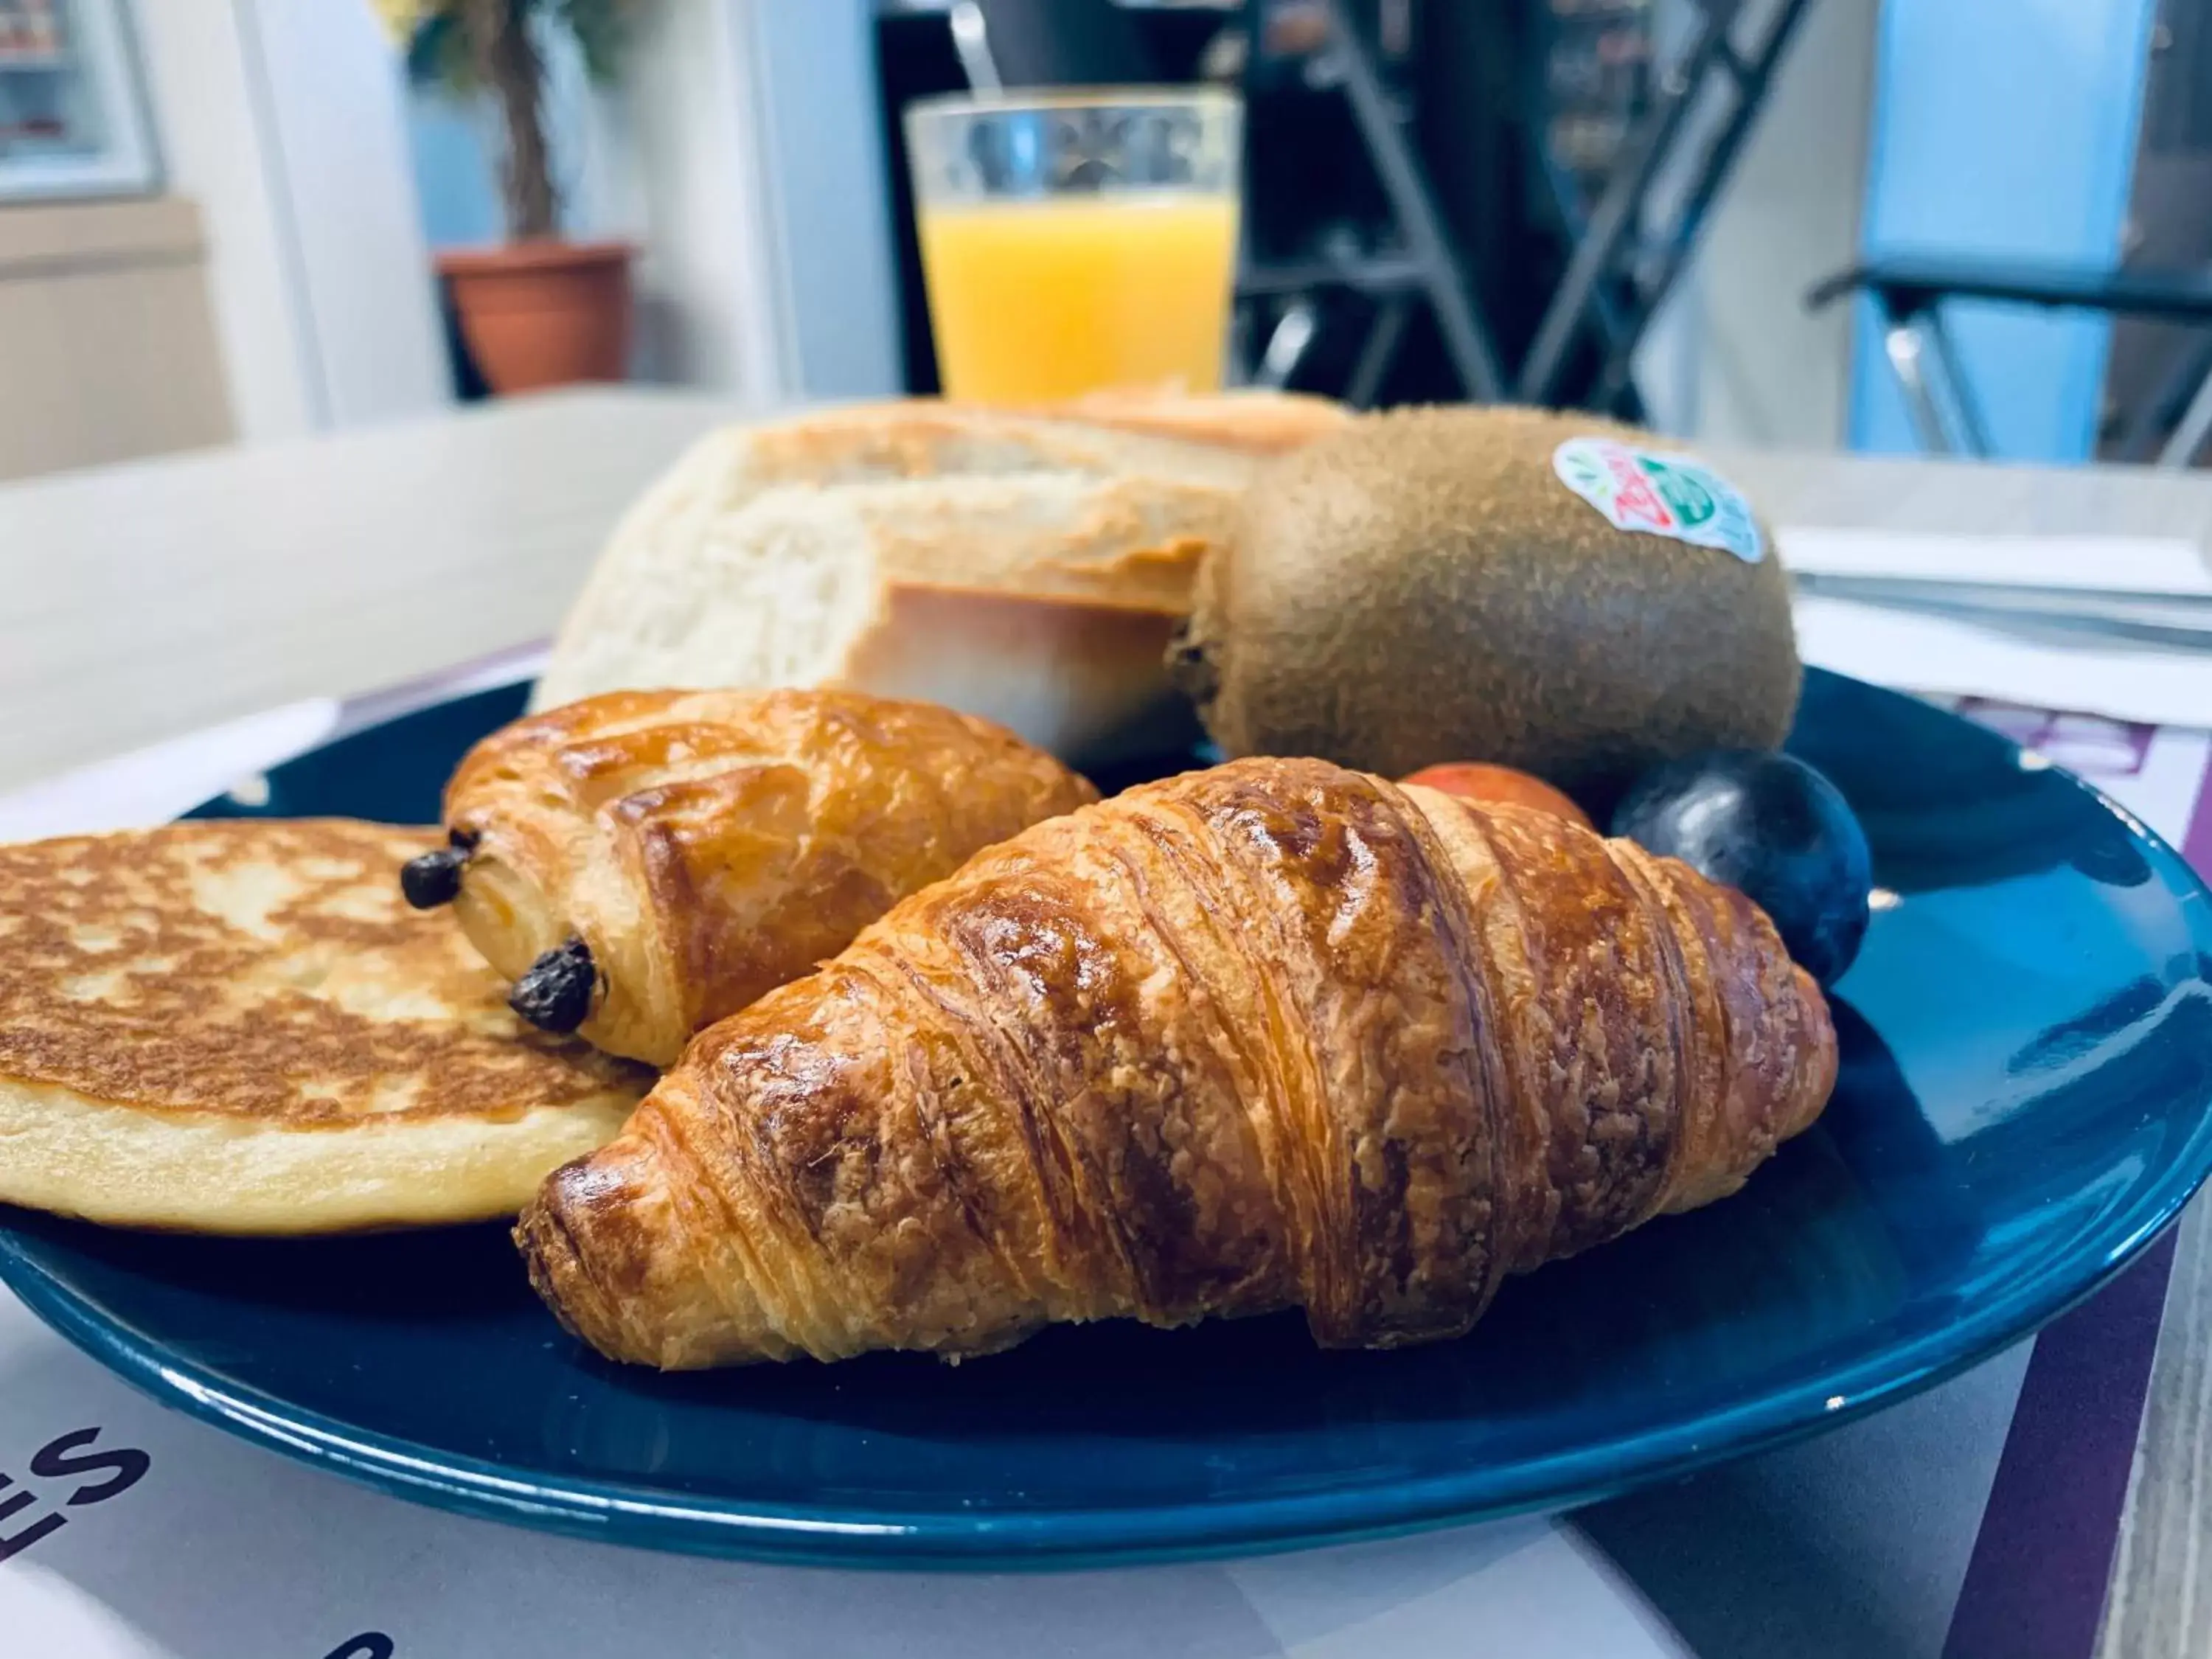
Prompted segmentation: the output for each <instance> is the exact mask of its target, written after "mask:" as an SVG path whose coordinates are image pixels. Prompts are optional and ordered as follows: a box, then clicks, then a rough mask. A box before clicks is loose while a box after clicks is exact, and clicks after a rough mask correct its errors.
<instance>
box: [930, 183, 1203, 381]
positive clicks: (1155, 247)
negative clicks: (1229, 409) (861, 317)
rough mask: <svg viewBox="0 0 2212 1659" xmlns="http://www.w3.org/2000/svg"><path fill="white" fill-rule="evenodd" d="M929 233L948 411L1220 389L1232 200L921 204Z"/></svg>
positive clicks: (1180, 195)
mask: <svg viewBox="0 0 2212 1659" xmlns="http://www.w3.org/2000/svg"><path fill="white" fill-rule="evenodd" d="M920 227H921V257H922V267H923V270H924V273H925V275H926V277H927V283H928V287H929V319H930V327H931V331H933V333H934V334H935V336H936V338H937V364H938V371H939V376H940V377H941V378H942V380H944V383H945V394H946V395H947V396H948V397H953V398H971V399H974V400H975V401H978V402H984V403H1028V402H1036V401H1040V400H1043V399H1047V398H1067V397H1074V396H1078V395H1079V394H1081V393H1083V392H1096V391H1098V390H1100V389H1102V388H1103V387H1107V386H1134V385H1157V384H1159V383H1161V382H1166V381H1179V382H1181V383H1182V386H1183V387H1184V388H1185V389H1186V390H1188V391H1191V392H1212V391H1215V390H1218V388H1219V386H1220V385H1221V355H1222V349H1223V345H1224V343H1225V338H1226V336H1227V332H1228V323H1229V292H1230V284H1231V277H1232V275H1233V270H1234V266H1235V263H1236V257H1237V198H1236V197H1234V196H1232V195H1228V194H1225V193H1224V194H1213V193H1210V192H1206V193H1201V192H1192V191H1160V192H1157V193H1153V192H1144V191H1127V192H1112V191H1109V192H1102V193H1097V194H1090V195H1067V196H1050V197H1037V198H1032V199H1026V200H1019V201H981V202H961V203H938V204H924V205H923V206H922V208H921V216H920Z"/></svg>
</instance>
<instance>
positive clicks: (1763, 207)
mask: <svg viewBox="0 0 2212 1659" xmlns="http://www.w3.org/2000/svg"><path fill="white" fill-rule="evenodd" d="M1880 12H1881V0H1814V3H1813V4H1812V5H1810V6H1808V8H1807V9H1806V13H1805V16H1804V19H1803V21H1802V22H1800V23H1799V25H1798V27H1797V34H1796V40H1794V41H1793V42H1792V43H1791V46H1790V55H1789V56H1788V58H1785V59H1784V62H1783V64H1782V68H1781V71H1780V73H1779V74H1778V76H1777V77H1776V79H1775V82H1774V86H1773V88H1772V90H1771V93H1770V94H1769V98H1768V102H1767V105H1766V107H1765V110H1764V112H1762V113H1761V115H1760V118H1759V123H1758V125H1756V126H1754V127H1753V129H1752V132H1751V136H1750V138H1749V139H1748V140H1747V142H1746V143H1745V145H1744V148H1743V151H1742V153H1741V155H1739V156H1738V158H1737V162H1736V170H1735V178H1734V179H1733V180H1732V181H1731V183H1730V185H1729V191H1728V193H1727V195H1726V196H1725V197H1723V199H1722V200H1721V201H1720V202H1719V203H1717V204H1716V210H1715V212H1714V214H1713V216H1712V218H1711V222H1709V224H1708V225H1707V227H1706V236H1705V246H1704V248H1703V250H1702V251H1701V252H1699V256H1698V265H1697V274H1696V281H1697V284H1698V288H1699V298H1700V302H1701V304H1702V307H1703V312H1704V317H1703V329H1702V340H1701V349H1700V351H1699V368H1698V423H1697V429H1698V435H1699V438H1701V439H1703V440H1705V441H1708V442H1712V443H1730V444H1747V445H1756V446H1764V447H1787V448H1796V449H1836V448H1840V447H1843V445H1844V441H1845V439H1846V437H1847V436H1848V435H1849V431H1850V396H1851V314H1852V313H1851V308H1850V306H1848V305H1842V304H1838V305H1832V306H1830V307H1828V308H1827V309H1826V310H1825V311H1823V312H1821V313H1819V314H1818V315H1814V314H1813V313H1808V311H1807V310H1806V309H1805V292H1806V290H1807V289H1809V288H1811V287H1812V286H1813V285H1814V283H1817V282H1819V281H1820V279H1821V278H1822V277H1824V276H1833V275H1834V274H1835V273H1836V272H1837V271H1838V270H1843V269H1844V268H1845V267H1846V266H1849V265H1850V264H1855V263H1856V262H1857V258H1858V248H1859V219H1860V204H1862V203H1863V201H1864V200H1865V197H1866V176H1867V153H1868V144H1869V134H1870V132H1871V130H1872V123H1873V109H1874V58H1875V27H1876V24H1877V21H1878V20H1879V15H1880Z"/></svg>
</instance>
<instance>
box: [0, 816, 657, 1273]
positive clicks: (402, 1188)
mask: <svg viewBox="0 0 2212 1659" xmlns="http://www.w3.org/2000/svg"><path fill="white" fill-rule="evenodd" d="M439 844H441V843H440V839H439V837H437V836H435V834H434V833H433V832H430V831H428V830H418V829H393V828H391V827H389V826H386V825H382V824H372V823H355V822H351V821H349V820H344V819H335V818H329V819H305V820H294V821H282V822H280V821H274V820H254V819H235V820H210V821H206V822H199V823H172V824H167V825H164V826H163V827H162V828H161V829H149V830H144V831H140V832H136V833H126V834H122V835H112V836H71V837H68V838H65V839H62V840H58V841H45V842H26V843H23V844H21V845H16V846H0V1200H4V1201H6V1202H8V1203H12V1204H22V1205H28V1206H34V1207H36V1208H39V1209H43V1210H53V1211H58V1212H62V1213H64V1214H68V1215H75V1216H82V1217H86V1218H89V1219H92V1220H95V1221H102V1222H109V1223H114V1224H118V1225H132V1226H146V1227H167V1228H178V1229H184V1230H189V1231H197V1232H219V1233H318V1232H332V1231H347V1230H351V1229H358V1228H372V1227H396V1226H418V1225H431V1224H435V1223H441V1222H457V1221H472V1220H481V1219H485V1218H491V1217H495V1216H509V1215H513V1213H514V1212H516V1211H518V1210H520V1208H521V1207H522V1206H523V1205H524V1203H526V1201H527V1200H529V1198H530V1196H531V1194H532V1192H533V1191H534V1190H535V1189H536V1188H537V1186H538V1182H539V1180H540V1179H541V1178H542V1177H543V1176H544V1175H545V1174H546V1173H547V1172H548V1171H549V1170H552V1169H554V1168H555V1167H556V1166H557V1165H559V1164H564V1163H566V1162H567V1161H568V1159H570V1158H575V1157H578V1156H580V1155H581V1154H583V1153H585V1152H590V1151H592V1149H593V1148H595V1147H597V1146H599V1145H600V1144H601V1143H602V1142H603V1141H605V1140H606V1139H608V1138H609V1137H610V1136H611V1135H612V1134H613V1133H614V1132H615V1131H616V1130H617V1128H618V1127H621V1125H622V1122H623V1119H624V1118H625V1117H627V1116H628V1115H629V1109H630V1108H631V1106H632V1105H633V1104H635V1102H636V1100H637V1098H638V1097H639V1096H640V1095H641V1094H642V1093H643V1092H644V1091H645V1089H646V1088H647V1086H648V1085H650V1084H651V1082H652V1073H650V1072H648V1071H647V1070H645V1069H644V1068H642V1067H640V1066H633V1065H630V1064H629V1063H628V1062H626V1061H623V1060H612V1059H610V1058H607V1057H605V1056H603V1055H601V1054H598V1053H597V1052H596V1051H594V1050H593V1049H592V1048H588V1047H586V1045H585V1044H583V1043H581V1042H576V1041H574V1040H573V1039H564V1038H558V1037H552V1036H546V1035H545V1034H544V1033H542V1032H539V1031H537V1030H532V1028H531V1027H529V1026H527V1025H525V1024H523V1023H522V1022H521V1021H520V1019H518V1018H515V1016H514V1015H513V1014H512V1013H510V1012H508V1011H507V1004H506V995H507V985H506V982H505V981H502V980H501V978H500V977H499V976H498V975H496V974H495V973H494V972H493V971H492V970H491V969H489V968H488V967H486V966H485V965H484V964H483V961H482V960H481V958H479V957H477V953H476V951H475V950H474V948H473V947H471V945H470V944H469V942H468V940H467V939H466V938H465V937H464V936H463V934H462V933H461V930H460V929H459V927H456V926H454V924H453V919H452V918H451V917H450V916H448V915H444V914H442V913H440V914H435V915H422V914H418V913H417V912H415V911H413V910H410V909H409V908H407V906H406V904H405V902H404V901H403V900H402V898H401V897H400V894H399V889H398V871H399V866H401V865H402V864H403V863H404V862H405V861H406V860H409V859H410V858H413V857H415V856H416V854H420V853H423V852H426V851H428V850H429V849H430V848H433V847H435V846H437V845H439Z"/></svg>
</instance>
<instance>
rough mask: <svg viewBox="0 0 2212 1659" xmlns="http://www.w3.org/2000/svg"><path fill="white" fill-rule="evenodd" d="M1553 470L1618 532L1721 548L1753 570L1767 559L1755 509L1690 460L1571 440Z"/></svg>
mask: <svg viewBox="0 0 2212 1659" xmlns="http://www.w3.org/2000/svg"><path fill="white" fill-rule="evenodd" d="M1552 471H1554V472H1556V473H1558V474H1559V482H1560V483H1563V484H1565V485H1566V487H1567V488H1568V489H1571V490H1573V491H1574V492H1575V494H1576V495H1579V496H1581V497H1582V498H1583V500H1584V501H1588V502H1589V504H1590V505H1591V506H1592V507H1595V508H1596V509H1597V510H1598V511H1599V512H1601V513H1603V514H1605V516H1606V519H1607V522H1609V523H1610V524H1612V526H1613V528H1615V529H1616V530H1635V531H1641V532H1644V534H1646V535H1650V536H1665V537H1667V538H1668V539H1670V540H1673V541H1678V542H1687V543H1689V544H1691V545H1692V546H1693V547H1711V548H1717V549H1718V550H1720V551H1721V552H1723V553H1733V554H1735V556H1736V557H1738V558H1739V559H1741V560H1742V561H1743V562H1745V563H1746V564H1757V563H1758V562H1759V560H1761V559H1762V558H1764V557H1765V556H1766V538H1765V537H1764V536H1762V535H1760V534H1759V521H1758V520H1756V519H1754V518H1753V517H1752V515H1751V503H1750V502H1748V501H1745V500H1744V498H1743V496H1742V495H1741V493H1739V492H1738V490H1737V489H1736V488H1735V485H1734V484H1732V483H1729V481H1728V480H1727V479H1726V478H1723V477H1721V475H1720V474H1719V473H1717V472H1715V471H1713V470H1712V469H1711V467H1708V466H1706V465H1704V464H1703V463H1702V462H1699V461H1697V460H1694V459H1692V458H1691V457H1689V456H1687V455H1664V454H1660V453H1656V452H1654V451H1652V450H1649V449H1636V448H1632V447H1630V446H1629V445H1627V444H1624V443H1616V442H1614V441H1613V440H1612V439H1610V438H1570V439H1568V440H1567V441H1566V442H1565V443H1563V444H1561V445H1560V446H1559V447H1558V448H1557V449H1555V450H1553V452H1552Z"/></svg>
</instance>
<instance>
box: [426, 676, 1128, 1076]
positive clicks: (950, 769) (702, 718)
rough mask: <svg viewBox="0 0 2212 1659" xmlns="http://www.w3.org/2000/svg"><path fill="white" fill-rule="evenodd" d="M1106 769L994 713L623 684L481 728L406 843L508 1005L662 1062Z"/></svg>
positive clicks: (849, 696) (1061, 807) (1080, 798)
mask: <svg viewBox="0 0 2212 1659" xmlns="http://www.w3.org/2000/svg"><path fill="white" fill-rule="evenodd" d="M1095 799H1097V791H1095V790H1094V789H1092V788H1091V786H1090V785H1089V784H1088V783H1086V782H1085V781H1083V780H1082V779H1081V778H1079V777H1078V776H1077V775H1075V774H1074V773H1073V772H1071V771H1069V770H1068V769H1066V767H1064V766H1062V765H1061V764H1060V763H1059V762H1058V761H1056V760H1054V759H1053V758H1052V757H1050V756H1049V755H1047V754H1045V753H1043V752H1042V750H1036V749H1032V748H1030V746H1029V745H1028V744H1025V743H1024V742H1022V740H1021V739H1020V738H1017V737H1015V736H1014V735H1013V733H1012V732H1008V731H1006V730H1005V729H1004V728H1003V727H1000V726H994V725H992V724H991V723H990V722H988V721H987V720H975V719H973V718H971V717H969V716H968V715H965V714H954V713H953V712H952V711H951V710H950V709H946V708H936V707H934V706H933V705H931V704H927V703H912V702H892V701H890V699H888V698H883V697H871V696H862V695H860V694H859V693H857V692H844V691H771V692H767V693H758V692H738V691H617V692H610V693H608V694H607V695H605V696H597V697H587V698H586V699H585V700H584V701H583V702H574V703H570V704H568V705H567V706H566V707H565V708H556V709H551V710H549V711H548V712H546V713H545V714H538V715H535V716H533V717H532V718H531V719H528V720H517V721H516V722H514V724H513V725H512V726H506V727H503V728H502V729H501V730H500V731H497V732H494V733H492V735H491V736H489V737H488V738H485V739H484V740H483V742H482V743H480V744H477V746H476V747H475V748H474V749H473V750H471V751H470V752H469V754H468V756H467V757H465V759H464V760H463V761H462V762H461V764H460V767H459V770H457V771H456V772H455V773H454V774H453V780H452V781H451V782H450V783H449V784H448V785H447V788H446V805H445V817H446V824H447V829H448V830H449V831H450V832H451V837H452V845H451V846H450V847H449V848H445V849H443V850H441V851H439V852H435V853H432V854H426V855H425V856H424V857H422V858H420V859H417V860H415V861H414V862H413V863H411V864H410V865H409V866H408V867H407V869H406V871H405V872H404V875H403V882H402V884H403V885H404V887H405V888H406V890H407V896H408V897H409V899H410V901H411V902H414V903H416V904H417V905H421V906H427V905H431V904H440V903H446V902H451V903H452V904H453V908H454V912H455V914H456V915H457V916H458V917H459V921H460V924H461V926H462V927H463V928H464V929H465V931H466V933H468V936H469V938H470V939H471V941H473V942H474V944H475V945H476V946H477V950H478V951H481V952H483V956H484V958H485V960H487V961H488V962H489V963H491V965H492V966H493V967H494V968H495V969H498V970H499V972H500V973H501V975H504V976H505V977H506V978H507V979H510V980H512V981H514V982H515V983H514V992H513V998H512V1006H513V1008H514V1011H515V1012H517V1013H519V1014H520V1015H521V1016H522V1017H523V1018H526V1019H528V1020H530V1021H532V1023H533V1024H538V1025H540V1026H543V1027H544V1028H545V1029H547V1030H557V1031H563V1032H566V1031H576V1032H579V1033H580V1035H581V1036H583V1037H584V1038H585V1039H586V1041H588V1042H592V1043H593V1044H595V1045H596V1046H598V1047H599V1048H603V1049H605V1050H606V1051H608V1052H609V1053H611V1054H626V1055H628V1056H629V1057H630V1058H632V1059H634V1060H650V1061H652V1062H653V1064H655V1065H660V1066H665V1065H667V1064H668V1063H669V1062H671V1060H674V1059H675V1058H676V1056H677V1055H678V1054H679V1053H681V1052H682V1050H683V1048H684V1042H685V1041H686V1040H687V1039H689V1038H690V1036H691V1034H692V1033H693V1032H694V1031H696V1030H698V1029H699V1028H700V1027H701V1026H702V1025H706V1024H710V1023H711V1022H713V1021H714V1020H717V1019H720V1018H722V1016H724V1015H725V1014H729V1013H732V1012H736V1011H737V1010H738V1009H739V1008H742V1007H744V1006H745V1005H746V1004H747V1003H749V1002H750V1001H751V1000H753V999H754V998H755V997H757V996H758V995H760V994H761V993H763V991H766V990H769V988H771V987H774V986H777V985H781V984H782V983H783V982H784V981H786V980H789V979H794V978H796V977H798V976H799V975H801V974H804V973H806V972H808V971H809V970H810V969H812V968H813V967H814V966H815V964H816V963H819V962H820V961H821V960H822V959H823V957H828V956H830V955H833V954H834V953H836V951H841V950H842V949H843V948H844V947H845V946H846V945H848V943H850V942H851V940H852V938H853V935H854V934H855V933H859V932H860V929H861V928H863V927H866V925H867V924H868V923H869V922H871V921H874V920H875V919H876V918H877V917H878V916H879V915H883V913H884V911H886V910H888V909H889V908H890V907H891V906H892V905H893V904H895V903H896V902H898V901H899V900H900V899H902V898H904V897H905V896H907V895H908V894H909V893H911V892H914V891H915V890H917V889H919V888H921V887H924V886H927V884H929V883H931V882H933V881H935V880H937V879H938V878H939V877H941V876H946V875H950V874H951V872H953V871H955V870H957V869H958V868H959V867H960V866H961V865H962V864H963V862H965V861H966V860H967V859H968V857H969V855H970V854H973V853H975V852H976V851H978V850H979V849H981V848H985V847H987V846H989V845H990V844H991V843H992V842H999V841H1004V840H1005V839H1006V837H1007V836H1012V835H1013V834H1015V833H1016V832H1017V831H1018V830H1021V829H1025V828H1027V827H1028V826H1029V825H1030V824H1032V823H1037V822H1038V821H1039V820H1041V819H1043V818H1048V817H1052V816H1054V814H1055V813H1060V812H1066V811H1073V809H1075V808H1076V807H1078V806H1080V805H1084V804H1085V802H1086V801H1091V800H1095Z"/></svg>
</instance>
